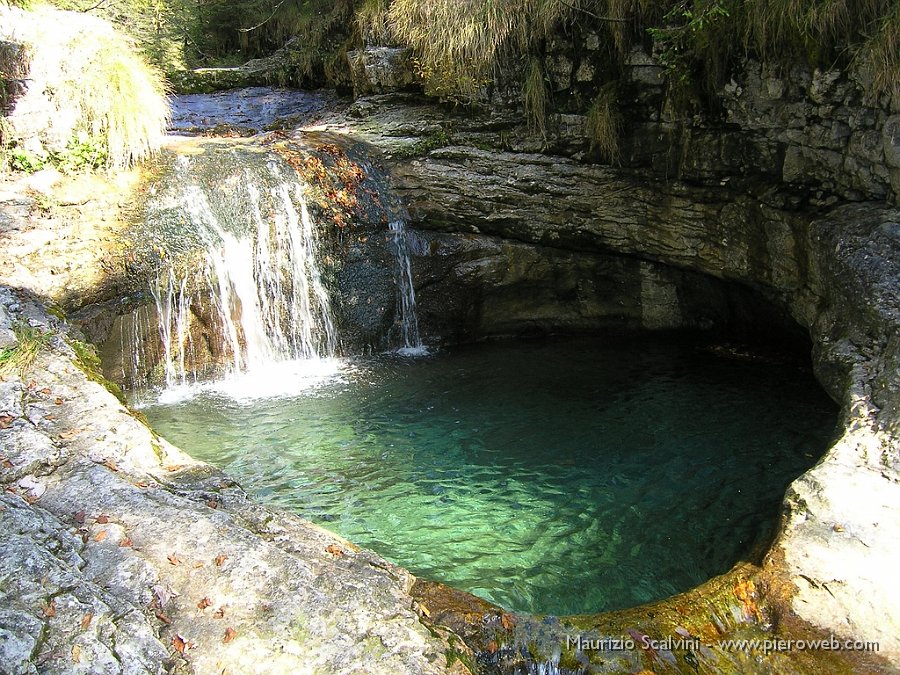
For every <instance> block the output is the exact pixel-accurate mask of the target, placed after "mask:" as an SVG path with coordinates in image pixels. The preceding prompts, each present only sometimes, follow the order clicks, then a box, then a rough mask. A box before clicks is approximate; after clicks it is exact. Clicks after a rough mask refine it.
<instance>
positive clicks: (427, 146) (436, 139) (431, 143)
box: [394, 129, 453, 158]
mask: <svg viewBox="0 0 900 675" xmlns="http://www.w3.org/2000/svg"><path fill="white" fill-rule="evenodd" d="M452 143H453V140H452V138H451V136H450V134H448V133H447V132H446V131H445V130H444V129H438V130H436V131H433V132H431V133H430V134H428V136H424V137H423V138H420V139H419V140H418V141H416V142H415V143H412V144H410V145H408V146H406V147H404V148H402V149H401V150H398V151H396V152H395V153H394V154H395V156H396V157H401V158H403V157H420V156H422V155H427V154H428V153H429V152H431V151H432V150H437V149H438V148H444V147H447V146H448V145H451V144H452Z"/></svg>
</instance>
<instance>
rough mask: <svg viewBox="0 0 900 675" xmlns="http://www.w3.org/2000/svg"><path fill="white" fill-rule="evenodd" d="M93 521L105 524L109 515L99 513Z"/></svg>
mask: <svg viewBox="0 0 900 675" xmlns="http://www.w3.org/2000/svg"><path fill="white" fill-rule="evenodd" d="M94 522H95V523H97V524H98V525H106V524H107V523H108V522H109V516H107V515H103V514H100V515H99V516H97V520H95V521H94Z"/></svg>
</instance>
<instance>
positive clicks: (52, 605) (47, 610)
mask: <svg viewBox="0 0 900 675" xmlns="http://www.w3.org/2000/svg"><path fill="white" fill-rule="evenodd" d="M41 611H42V612H43V613H44V616H46V617H47V618H48V619H49V618H52V617H54V616H56V600H51V601H50V602H48V603H47V604H46V605H44V606H43V607H42V608H41Z"/></svg>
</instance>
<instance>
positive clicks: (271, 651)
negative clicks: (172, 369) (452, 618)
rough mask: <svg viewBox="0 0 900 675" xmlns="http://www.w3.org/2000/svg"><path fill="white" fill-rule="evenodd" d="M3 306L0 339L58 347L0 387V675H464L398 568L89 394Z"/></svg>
mask: <svg viewBox="0 0 900 675" xmlns="http://www.w3.org/2000/svg"><path fill="white" fill-rule="evenodd" d="M2 300H3V304H4V305H5V308H6V311H7V313H8V314H9V317H10V318H9V319H8V320H7V325H5V326H4V328H9V325H8V323H9V320H12V321H28V320H29V319H30V321H31V323H32V324H33V327H34V328H35V329H37V330H40V331H45V332H47V333H48V335H50V336H51V337H49V338H48V341H47V347H46V349H45V350H43V351H41V352H40V353H39V355H38V356H37V359H36V360H35V362H34V363H33V364H31V366H30V367H28V368H27V370H24V371H19V370H13V371H11V372H10V371H5V372H4V375H3V378H2V381H0V421H2V425H0V446H2V454H3V456H2V458H0V462H2V466H0V483H2V485H3V488H4V490H5V491H4V492H3V494H2V495H0V540H2V547H3V551H4V555H3V557H2V560H0V577H2V578H3V579H4V583H3V586H2V590H0V607H2V610H0V659H2V663H3V669H4V672H10V673H30V672H91V673H95V672H111V673H117V672H129V673H140V672H149V673H161V672H166V671H169V672H171V671H172V670H174V671H177V672H198V673H209V672H251V671H252V672H278V673H280V672H287V671H294V672H313V671H324V672H346V673H351V672H352V673H360V672H369V673H401V672H405V673H439V672H440V673H442V672H465V670H464V668H463V667H462V666H461V665H460V663H459V661H456V664H457V665H456V668H455V670H454V668H452V667H450V666H448V662H447V658H446V649H447V648H446V644H445V641H444V640H443V639H442V637H441V634H440V633H438V632H434V631H429V630H428V629H427V628H426V627H425V626H424V625H423V624H422V623H421V621H420V617H419V614H418V613H417V609H416V608H417V605H416V604H415V602H414V601H413V599H412V597H411V596H410V594H409V590H410V589H411V587H412V585H413V583H414V578H413V577H412V576H411V575H410V574H409V573H408V572H406V571H405V570H402V569H400V568H398V567H396V566H394V565H392V564H390V563H388V562H386V561H385V560H383V559H381V558H379V557H378V556H376V555H374V554H372V553H369V552H367V551H362V550H359V549H357V548H356V547H355V546H353V545H352V544H350V543H349V542H346V541H344V540H342V539H340V538H338V537H336V536H335V535H332V534H330V533H328V532H326V531H324V530H322V529H320V528H318V527H316V526H313V525H312V524H310V523H308V522H306V521H303V520H302V519H299V518H297V517H295V516H291V515H288V514H286V513H283V512H280V511H276V510H271V509H267V508H263V507H261V506H259V505H258V504H255V503H253V502H251V501H249V500H248V498H247V496H246V494H245V493H244V492H243V490H241V489H240V487H239V486H237V485H236V484H235V483H234V482H233V481H231V480H230V479H228V478H227V476H225V475H223V474H222V473H221V472H219V471H217V470H215V469H213V468H212V467H210V466H208V465H206V464H202V463H199V462H196V461H194V460H192V459H191V458H190V457H188V456H187V455H185V454H184V453H182V452H181V451H179V450H177V449H176V448H174V447H172V446H171V445H169V444H168V443H166V442H165V440H163V439H161V438H159V437H157V436H156V435H155V434H153V433H152V432H151V431H150V430H149V429H147V427H145V426H144V425H143V424H142V423H141V422H140V421H139V420H138V419H136V418H135V417H134V416H133V414H132V413H131V412H130V411H129V410H128V409H126V408H125V407H124V406H122V405H121V404H120V403H119V402H118V401H117V400H116V399H115V397H113V396H112V395H111V394H110V393H109V392H108V391H106V389H104V388H103V387H102V386H101V385H100V384H97V383H95V382H91V381H89V380H88V379H87V377H86V376H85V372H84V371H83V370H82V369H81V368H79V366H78V365H77V362H76V357H75V354H74V353H73V351H72V347H71V346H70V343H69V341H68V338H67V337H66V334H65V329H64V328H63V327H62V326H60V325H59V324H58V323H57V322H56V321H55V320H54V319H53V318H52V317H49V316H48V315H46V314H45V313H44V312H43V310H42V309H40V308H39V306H37V305H36V304H34V303H32V302H30V301H28V300H23V299H21V298H18V297H16V296H14V295H13V294H11V293H10V292H9V291H8V290H6V289H4V290H3V294H2ZM446 634H447V633H446V632H445V633H444V635H446ZM457 649H458V648H457Z"/></svg>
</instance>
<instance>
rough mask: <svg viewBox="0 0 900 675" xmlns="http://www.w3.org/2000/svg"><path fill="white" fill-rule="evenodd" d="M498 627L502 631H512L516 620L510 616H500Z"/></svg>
mask: <svg viewBox="0 0 900 675" xmlns="http://www.w3.org/2000/svg"><path fill="white" fill-rule="evenodd" d="M500 625H501V626H503V630H512V629H513V627H514V626H515V625H516V618H515V617H514V616H513V615H512V614H501V615H500Z"/></svg>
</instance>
